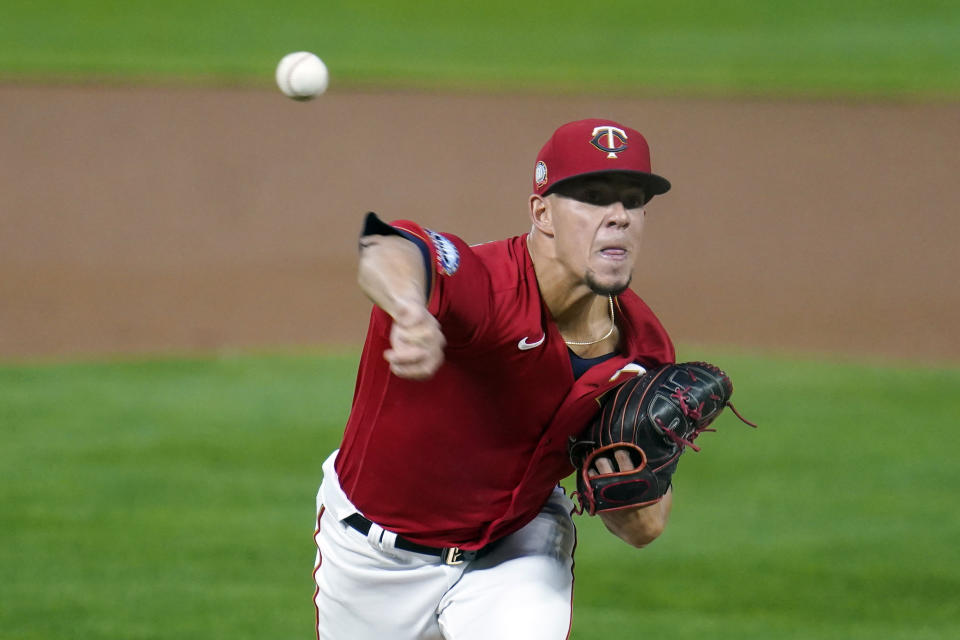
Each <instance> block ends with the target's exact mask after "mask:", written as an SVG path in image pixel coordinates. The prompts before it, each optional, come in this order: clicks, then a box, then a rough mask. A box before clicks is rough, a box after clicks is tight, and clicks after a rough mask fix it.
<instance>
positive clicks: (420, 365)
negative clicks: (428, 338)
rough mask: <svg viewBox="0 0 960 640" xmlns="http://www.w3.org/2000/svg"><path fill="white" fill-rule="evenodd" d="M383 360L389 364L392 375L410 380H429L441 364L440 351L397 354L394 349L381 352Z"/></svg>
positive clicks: (441, 354) (411, 351)
mask: <svg viewBox="0 0 960 640" xmlns="http://www.w3.org/2000/svg"><path fill="white" fill-rule="evenodd" d="M383 358H384V360H386V361H387V362H388V363H390V371H391V372H392V373H393V374H394V375H396V376H398V377H400V378H407V379H410V380H424V379H426V378H429V377H430V376H432V375H433V374H434V373H436V372H437V369H439V368H440V365H441V364H443V352H442V351H441V352H436V353H426V352H424V351H422V350H416V351H414V350H410V351H406V352H402V351H401V352H398V351H397V350H396V349H388V350H386V351H384V352H383Z"/></svg>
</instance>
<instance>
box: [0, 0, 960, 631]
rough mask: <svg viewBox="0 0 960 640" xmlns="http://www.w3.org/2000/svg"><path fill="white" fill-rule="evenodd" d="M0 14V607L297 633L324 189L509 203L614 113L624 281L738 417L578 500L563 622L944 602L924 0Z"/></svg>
mask: <svg viewBox="0 0 960 640" xmlns="http://www.w3.org/2000/svg"><path fill="white" fill-rule="evenodd" d="M2 14H3V17H2V19H0V176H2V178H0V180H2V184H0V187H2V188H0V442H2V443H3V445H2V447H0V474H2V476H0V477H2V480H3V482H2V484H0V504H2V509H0V569H2V572H3V575H4V580H2V581H0V637H2V638H18V639H19V638H30V639H33V638H38V639H39V638H70V637H83V638H174V637H176V638H193V637H196V638H207V639H209V638H220V637H223V638H227V637H230V638H264V637H284V638H287V637H302V638H309V637H312V636H313V631H312V624H313V612H312V602H311V595H312V591H313V588H312V586H311V584H312V582H311V577H310V573H311V571H312V563H313V552H314V548H313V546H312V544H313V543H312V539H311V535H312V532H313V522H312V520H313V518H314V513H313V494H314V493H315V491H316V487H317V486H318V485H319V482H320V479H321V473H320V462H321V461H322V460H323V458H325V457H326V455H327V454H328V453H329V451H330V450H331V449H332V448H334V447H335V446H336V445H337V443H338V441H339V437H340V435H341V433H342V428H343V423H344V420H345V418H346V415H347V412H348V410H349V406H350V400H351V393H352V384H353V379H354V376H355V374H356V367H357V361H358V355H359V345H360V343H361V341H362V338H363V334H364V330H365V326H366V317H367V314H368V312H369V306H368V303H367V302H366V301H365V299H364V298H363V296H362V295H361V294H360V293H359V292H358V291H357V290H356V287H355V285H354V281H355V276H354V272H355V266H356V258H355V254H356V249H355V242H356V237H357V233H358V231H359V226H360V222H361V220H362V216H363V214H364V213H365V212H366V211H369V210H374V211H377V212H378V213H380V214H381V216H383V217H385V218H387V219H398V218H409V219H414V220H417V221H418V222H421V223H422V224H424V225H426V226H429V227H431V228H434V229H437V230H442V231H448V232H451V233H455V234H457V235H460V236H461V237H463V238H464V239H465V240H467V241H468V242H471V243H478V242H484V241H488V240H493V239H497V238H501V237H506V236H510V235H518V234H522V233H524V232H526V230H527V228H528V226H529V223H528V221H527V217H526V199H527V196H528V194H529V193H530V190H531V182H532V175H533V164H534V159H535V157H536V153H537V150H538V149H539V147H540V145H541V144H542V143H543V142H544V141H545V140H546V139H547V138H548V137H549V135H550V134H551V133H552V131H553V130H554V129H555V128H556V127H557V126H559V125H560V124H562V123H564V122H566V121H569V120H574V119H579V118H584V117H609V118H612V119H616V120H619V121H622V122H624V123H626V124H629V125H630V126H632V127H635V128H637V129H639V130H640V131H642V132H643V133H644V134H645V136H646V137H647V139H648V141H649V143H650V146H651V149H652V154H653V166H654V170H655V171H657V172H658V173H660V174H661V175H664V176H666V177H667V178H669V179H670V180H671V182H672V183H673V189H672V190H671V192H670V193H669V194H666V195H664V196H662V197H658V198H657V199H655V200H654V201H653V202H652V203H651V204H650V206H649V207H648V213H649V215H648V226H647V233H646V238H645V240H644V242H645V246H644V255H643V258H642V260H641V263H640V269H639V270H638V273H637V274H636V276H635V279H634V285H633V286H634V288H635V289H636V291H637V292H638V293H639V294H640V295H641V296H642V297H643V298H644V299H645V300H646V301H647V302H648V303H649V304H650V305H651V306H652V307H653V308H654V310H655V311H656V312H657V313H658V315H659V316H660V317H661V319H662V320H663V321H664V324H665V325H666V326H667V328H668V329H669V330H670V332H671V334H672V335H673V337H674V339H675V340H676V341H677V343H678V346H679V349H678V352H679V353H678V356H679V357H680V358H681V359H684V360H692V359H706V360H710V361H713V362H717V363H718V364H720V365H721V366H723V367H724V368H725V369H727V370H728V372H730V374H731V376H732V378H733V380H734V383H735V386H736V389H737V391H736V394H735V401H736V403H737V405H738V407H739V408H740V409H741V410H742V411H743V412H744V413H745V414H746V415H747V416H748V417H749V418H751V419H752V420H754V421H756V422H759V423H760V425H761V428H760V429H759V430H757V431H752V430H747V429H744V428H741V425H739V423H737V421H736V420H735V419H734V418H733V417H732V416H724V417H723V418H722V419H721V420H720V421H719V423H718V428H719V433H717V434H709V435H708V436H705V437H704V438H703V440H706V441H707V442H706V443H705V446H704V450H703V452H702V453H700V454H693V455H690V454H688V456H686V461H685V462H684V464H683V465H682V466H681V471H680V472H678V475H677V501H676V506H675V510H674V516H673V520H672V522H671V525H670V527H669V528H668V530H667V533H665V534H664V536H663V537H662V538H661V539H660V540H658V541H657V543H656V544H655V545H653V546H651V547H649V548H648V549H645V550H643V551H640V552H637V551H634V550H631V549H629V548H627V547H626V546H624V545H622V544H621V543H619V542H618V541H616V540H615V539H614V538H612V537H611V536H609V534H607V533H606V532H604V531H603V530H602V526H599V524H598V522H596V521H595V520H592V519H587V518H581V519H580V520H579V528H580V544H579V545H578V552H577V553H578V557H577V581H576V585H577V587H576V597H575V610H574V634H573V637H574V638H585V639H592V638H601V637H604V638H606V637H630V636H632V635H636V634H639V633H644V634H655V635H656V634H660V635H663V634H669V635H670V636H671V637H676V638H687V637H689V638H693V637H697V638H700V637H703V636H704V635H705V634H706V635H709V636H710V637H714V638H769V637H772V636H775V637H782V638H861V637H863V638H866V637H871V638H872V637H875V636H876V635H879V634H883V635H884V636H885V637H887V638H904V639H906V638H911V639H913V638H951V637H956V636H957V635H958V634H960V605H958V604H957V602H958V600H957V598H956V594H957V593H960V570H958V569H957V567H960V553H958V551H957V550H956V545H955V541H956V539H957V536H958V534H960V518H958V516H957V515H956V513H955V508H954V506H955V503H956V499H955V495H956V491H957V489H958V488H960V473H958V472H957V470H956V468H955V465H953V463H952V461H953V459H954V456H955V454H956V453H957V445H958V438H957V436H956V433H955V430H954V429H953V428H952V427H954V426H955V425H956V422H957V418H956V416H957V415H958V413H960V365H958V363H960V339H958V337H957V329H956V328H957V325H958V320H960V285H958V284H957V281H956V276H955V275H951V274H957V273H960V257H958V252H957V251H956V250H955V246H956V244H957V240H958V237H960V222H958V221H957V218H958V216H957V214H958V213H960V197H958V195H957V192H956V190H955V189H953V188H952V186H953V182H954V181H955V175H956V173H957V170H958V169H960V156H958V154H957V151H956V149H957V143H958V141H960V47H958V42H960V40H958V34H960V4H958V3H957V2H946V1H927V2H914V3H910V4H909V6H908V5H907V4H906V3H899V2H887V1H881V0H851V1H840V2H837V1H834V2H830V3H827V2H817V1H815V2H808V3H804V4H802V6H798V5H795V4H794V3H787V2H767V3H761V2H756V1H736V2H734V1H721V2H706V1H699V0H697V1H693V2H687V3H683V4H682V6H680V7H675V6H670V5H669V4H667V5H664V4H662V3H661V4H656V3H651V2H626V1H623V2H601V3H595V4H592V5H591V6H589V7H588V6H586V5H585V4H583V3H579V2H567V1H561V2H554V3H551V4H549V5H543V4H538V5H530V6H518V5H517V3H507V2H499V1H492V2H484V3H479V2H477V3H474V2H464V3H456V4H451V3H435V2H389V1H386V0H369V1H357V2H350V3H323V2H310V3H308V2H284V1H280V2H275V3H271V4H270V5H269V6H266V5H264V4H263V3H254V2H246V1H243V2H229V3H228V2H207V3H199V4H198V3H188V2H179V1H168V2H161V3H147V2H141V1H140V0H133V1H127V2H115V1H106V0H87V1H85V2H76V1H73V2H46V1H39V2H38V1H33V2H27V1H25V0H24V1H22V0H9V1H8V2H6V3H4V7H3V11H2ZM298 50H309V51H313V52H314V53H316V54H317V55H319V56H320V57H321V58H323V59H324V61H325V62H326V64H327V66H328V68H329V69H330V73H331V84H330V89H329V90H328V92H327V93H326V94H325V95H323V96H320V97H318V98H317V99H315V100H313V101H310V102H294V101H291V100H289V99H287V98H285V97H284V96H283V95H282V94H281V93H280V92H279V90H278V89H277V88H276V86H275V85H274V79H273V74H274V68H275V66H276V64H277V62H279V60H280V58H281V57H282V56H283V55H284V54H286V53H289V52H291V51H298ZM413 464H416V462H415V461H414V462H413ZM637 578H640V579H639V580H638V579H637ZM645 578H650V580H646V579H645ZM651 582H652V583H654V584H656V585H657V586H656V587H650V586H648V585H649V584H650V583H651Z"/></svg>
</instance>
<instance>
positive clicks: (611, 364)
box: [336, 221, 675, 550]
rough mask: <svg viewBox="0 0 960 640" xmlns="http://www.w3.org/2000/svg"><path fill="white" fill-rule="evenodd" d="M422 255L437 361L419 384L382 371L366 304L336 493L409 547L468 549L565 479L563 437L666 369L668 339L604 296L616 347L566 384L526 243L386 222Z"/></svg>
mask: <svg viewBox="0 0 960 640" xmlns="http://www.w3.org/2000/svg"><path fill="white" fill-rule="evenodd" d="M393 226H394V227H395V228H396V229H401V230H403V231H405V232H406V233H407V234H412V235H413V236H415V237H416V238H419V239H420V240H422V242H423V243H425V245H426V247H427V248H428V249H429V253H430V260H431V263H432V265H431V267H432V268H431V274H430V283H429V299H428V305H429V309H430V312H431V313H433V314H434V315H435V316H436V317H437V319H438V320H439V321H440V324H441V326H442V327H443V332H444V335H445V336H446V339H447V346H446V349H445V351H444V354H445V360H444V363H443V365H442V366H441V367H440V369H439V370H438V371H437V373H436V374H435V375H434V376H433V377H432V378H430V379H428V380H423V381H414V380H406V379H402V378H398V377H397V376H394V375H393V374H391V373H390V370H389V366H388V364H387V363H386V361H385V360H384V359H383V352H384V351H385V350H386V349H388V348H389V346H390V342H389V336H390V325H391V318H390V317H389V316H388V315H387V314H386V313H384V312H383V311H382V310H380V309H379V308H376V307H375V308H374V310H373V312H372V314H371V319H370V326H369V330H368V333H367V338H366V343H365V345H364V349H363V354H362V356H361V361H360V369H359V372H358V375H357V384H356V390H355V395H354V399H353V405H352V409H351V412H350V418H349V420H348V422H347V425H346V430H345V433H344V439H343V442H342V444H341V447H340V452H339V454H338V457H337V462H336V470H337V474H338V475H339V478H340V485H341V487H342V488H343V491H344V492H345V493H346V495H347V497H348V498H350V501H351V502H353V504H354V505H356V507H357V508H358V509H360V511H361V512H362V513H363V514H364V515H365V516H366V517H367V518H369V519H370V520H372V521H374V522H376V523H377V524H379V525H381V526H382V527H384V528H385V529H388V530H391V531H394V532H396V533H398V534H400V535H402V536H404V537H406V538H409V539H410V540H413V541H416V542H419V543H421V544H427V545H433V546H459V547H461V548H464V549H468V550H469V549H477V548H480V547H482V546H483V545H485V544H487V543H488V542H490V541H492V540H496V539H498V538H500V537H502V536H504V535H507V534H509V533H512V532H514V531H516V530H517V529H519V528H520V527H522V526H523V525H525V524H526V523H527V522H529V521H530V520H532V519H533V517H534V516H536V514H537V513H538V512H539V510H540V507H541V506H542V505H543V503H544V501H545V500H546V499H547V497H548V496H549V495H550V492H551V491H552V490H553V488H554V487H555V486H556V485H557V483H558V482H559V481H560V480H561V479H563V478H564V477H566V476H567V475H568V474H570V473H571V472H572V471H573V467H572V466H571V463H570V460H569V457H568V455H567V445H568V442H569V440H570V438H571V437H572V436H576V435H577V434H578V433H580V432H581V431H582V430H583V429H584V428H585V427H586V425H587V423H588V422H589V421H590V419H591V418H592V417H593V416H594V415H595V414H596V412H597V409H598V407H599V405H598V402H597V399H598V397H599V396H600V395H602V394H603V393H604V392H606V391H607V390H608V389H610V388H611V387H613V386H615V385H616V384H618V383H620V382H623V379H624V376H627V375H636V372H637V368H636V367H635V366H633V367H631V366H630V365H631V364H632V363H639V364H641V365H643V366H645V367H650V366H652V365H657V364H662V363H668V362H673V361H674V358H675V356H674V350H673V345H672V343H671V342H670V338H669V337H668V335H667V333H666V331H665V330H664V329H663V327H662V326H661V324H660V322H659V321H658V320H657V318H656V317H655V316H654V314H653V312H652V311H651V310H650V308H649V307H647V305H646V304H644V302H643V301H642V300H641V299H640V298H639V297H638V296H637V295H636V294H635V293H633V292H632V291H629V290H628V291H625V292H624V293H623V294H621V295H620V296H618V297H617V298H616V299H615V302H616V306H617V310H618V313H617V318H618V320H617V322H618V326H619V327H620V331H621V338H622V339H621V344H622V345H623V346H622V350H623V352H622V353H618V354H617V355H616V356H614V357H613V358H611V359H609V360H606V361H604V362H601V363H600V364H597V365H595V366H593V367H592V368H590V369H589V370H588V371H587V372H586V373H585V374H583V375H582V376H581V377H580V378H578V379H574V375H573V371H572V368H571V364H570V354H569V351H568V349H567V346H566V344H565V343H564V341H563V338H562V337H561V335H560V332H559V331H558V329H557V326H556V324H555V323H554V322H553V320H552V317H551V314H550V311H549V309H548V308H547V307H546V305H545V304H544V302H543V300H542V299H541V297H540V291H539V287H538V285H537V279H536V275H535V273H534V269H533V262H532V260H531V258H530V255H529V253H528V252H527V239H526V236H517V237H514V238H509V239H506V240H501V241H497V242H490V243H487V244H481V245H477V246H473V247H470V246H468V245H467V244H465V243H464V242H463V241H462V240H461V239H460V238H457V237H456V236H452V235H448V234H439V233H436V232H434V231H430V230H428V229H424V228H422V227H420V226H419V225H417V224H415V223H413V222H409V221H400V222H395V223H393Z"/></svg>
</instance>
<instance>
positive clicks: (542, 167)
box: [533, 118, 670, 200]
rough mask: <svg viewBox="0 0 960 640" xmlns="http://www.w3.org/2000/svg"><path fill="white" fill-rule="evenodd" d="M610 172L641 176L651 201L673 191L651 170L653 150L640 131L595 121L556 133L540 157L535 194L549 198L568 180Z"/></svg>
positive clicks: (578, 124) (588, 121)
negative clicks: (558, 186) (554, 190)
mask: <svg viewBox="0 0 960 640" xmlns="http://www.w3.org/2000/svg"><path fill="white" fill-rule="evenodd" d="M608 172H618V173H626V174H630V175H631V176H635V177H637V178H638V180H639V182H640V183H641V184H642V185H643V190H644V192H645V194H646V197H647V200H649V199H650V198H652V197H653V196H656V195H660V194H662V193H666V192H667V191H669V190H670V182H669V181H668V180H667V179H666V178H664V177H662V176H658V175H657V174H655V173H653V171H652V170H651V167H650V147H649V146H648V145H647V141H646V139H645V138H644V137H643V135H642V134H641V133H640V132H639V131H637V130H636V129H631V128H630V127H626V126H624V125H622V124H620V123H617V122H614V121H613V120H602V119H597V118H591V119H589V120H577V121H575V122H568V123H567V124H565V125H563V126H561V127H560V128H558V129H557V130H556V131H554V132H553V135H552V136H551V137H550V139H549V140H547V143H546V144H545V145H543V148H542V149H540V153H539V154H537V164H536V168H535V170H534V174H533V192H534V193H536V194H538V195H547V194H548V193H550V192H551V191H552V190H553V188H554V187H556V186H557V185H558V184H560V183H561V182H563V181H565V180H569V179H571V178H577V177H580V176H585V175H594V174H600V173H608Z"/></svg>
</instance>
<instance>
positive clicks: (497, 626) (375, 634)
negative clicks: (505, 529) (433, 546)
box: [314, 452, 576, 640]
mask: <svg viewBox="0 0 960 640" xmlns="http://www.w3.org/2000/svg"><path fill="white" fill-rule="evenodd" d="M335 456H336V452H334V454H333V455H332V456H330V458H329V459H328V460H327V461H326V463H325V464H324V480H323V484H322V485H321V487H320V492H319V493H318V494H317V511H318V516H317V531H316V534H315V539H316V543H317V549H318V552H317V563H316V568H315V570H314V578H315V580H316V583H317V590H316V594H315V597H314V600H315V603H316V608H317V638H318V639H319V640H493V639H496V640H508V639H511V638H516V639H518V640H520V639H522V640H564V639H565V638H568V636H569V633H570V621H571V607H572V599H573V550H574V547H575V545H576V531H575V528H574V525H573V519H572V518H571V515H570V514H571V511H572V510H573V508H574V505H573V503H572V502H571V501H570V500H569V499H568V498H567V497H566V496H565V495H564V494H563V491H562V490H561V489H560V488H557V489H556V490H554V493H553V495H552V496H551V497H550V499H549V500H548V501H547V503H546V504H545V505H544V507H543V509H542V510H541V512H540V513H539V515H537V517H536V518H535V519H534V520H533V521H532V522H530V523H529V524H527V525H526V526H525V527H524V528H522V529H520V530H519V531H517V532H516V533H513V534H511V535H510V536H507V537H506V538H504V539H503V540H502V541H501V542H500V544H498V545H497V546H496V547H495V548H494V549H493V550H492V551H491V552H490V553H488V554H487V555H485V556H483V557H482V558H480V559H478V560H474V561H472V562H464V563H463V564H459V565H452V566H451V565H444V564H441V563H440V560H439V558H438V557H435V556H428V555H423V554H419V553H412V552H409V551H404V550H401V549H395V548H393V546H392V541H393V539H395V536H394V535H391V534H390V532H386V533H385V534H384V531H383V529H381V528H380V527H378V526H377V525H374V526H373V527H372V528H371V530H370V532H369V533H368V534H367V535H363V534H361V533H360V532H358V531H356V530H355V529H353V528H352V527H350V526H349V525H347V524H345V523H343V522H341V520H342V519H343V518H345V517H347V516H349V515H350V514H351V513H354V512H356V509H355V508H353V506H352V505H350V503H349V501H348V500H347V498H346V496H345V495H344V494H343V492H342V491H341V490H340V486H339V483H338V482H337V477H336V473H335V471H334V470H333V460H334V458H335Z"/></svg>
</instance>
